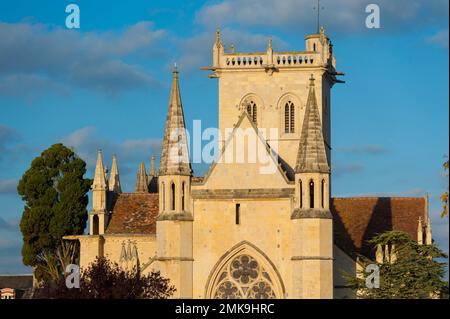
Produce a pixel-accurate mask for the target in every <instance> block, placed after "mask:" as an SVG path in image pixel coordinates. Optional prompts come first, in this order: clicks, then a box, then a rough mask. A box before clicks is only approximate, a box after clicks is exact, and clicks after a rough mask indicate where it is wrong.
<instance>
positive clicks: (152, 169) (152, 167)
mask: <svg viewBox="0 0 450 319" xmlns="http://www.w3.org/2000/svg"><path fill="white" fill-rule="evenodd" d="M155 160H156V156H155V155H152V159H151V161H150V176H153V177H155V176H156V167H155Z"/></svg>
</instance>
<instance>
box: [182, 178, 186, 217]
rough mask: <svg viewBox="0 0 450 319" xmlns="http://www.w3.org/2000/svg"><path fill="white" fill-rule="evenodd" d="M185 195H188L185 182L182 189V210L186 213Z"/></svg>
mask: <svg viewBox="0 0 450 319" xmlns="http://www.w3.org/2000/svg"><path fill="white" fill-rule="evenodd" d="M185 194H186V184H185V183H184V182H183V184H182V188H181V209H182V210H183V211H184V207H185V206H184V205H185V204H184V201H185V198H186V196H185Z"/></svg>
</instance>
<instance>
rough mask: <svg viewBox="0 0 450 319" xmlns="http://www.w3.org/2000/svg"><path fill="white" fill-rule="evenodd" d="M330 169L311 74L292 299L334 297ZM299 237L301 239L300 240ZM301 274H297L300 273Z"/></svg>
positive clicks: (298, 177)
mask: <svg viewBox="0 0 450 319" xmlns="http://www.w3.org/2000/svg"><path fill="white" fill-rule="evenodd" d="M329 185H330V167H329V165H328V161H327V156H326V152H325V143H324V139H323V135H322V124H321V120H320V114H319V107H318V105H317V99H316V93H315V88H314V77H313V76H312V75H311V78H310V85H309V94H308V100H307V102H306V107H305V116H304V120H303V127H302V131H301V137H300V142H299V149H298V154H297V161H296V166H295V189H296V192H295V197H294V203H295V206H294V211H293V212H292V215H291V219H292V222H293V226H294V234H295V235H294V238H293V257H292V260H295V264H294V273H295V275H294V276H300V277H299V278H298V279H297V278H294V280H298V281H299V282H300V281H301V280H302V282H303V285H302V286H303V288H300V287H299V288H298V290H296V291H295V294H294V296H292V297H293V298H305V297H306V296H308V298H325V299H328V298H333V282H332V280H331V279H329V280H326V281H323V284H321V285H317V284H315V282H317V281H318V280H322V278H332V277H333V218H332V215H331V212H330V206H329V203H330V192H329ZM297 236H298V237H297ZM297 273H298V274H297Z"/></svg>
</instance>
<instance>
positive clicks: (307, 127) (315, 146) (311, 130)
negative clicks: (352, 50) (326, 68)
mask: <svg viewBox="0 0 450 319" xmlns="http://www.w3.org/2000/svg"><path fill="white" fill-rule="evenodd" d="M301 134H302V135H301V137H300V145H299V148H298V155H297V165H296V167H295V172H296V173H329V172H330V167H329V166H328V161H327V155H326V152H325V142H324V140H323V134H322V124H321V121H320V114H319V107H318V105H317V100H316V92H315V88H314V77H313V75H312V74H311V78H310V84H309V94H308V100H307V102H306V110H305V117H304V120H303V127H302V132H301Z"/></svg>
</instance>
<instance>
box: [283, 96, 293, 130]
mask: <svg viewBox="0 0 450 319" xmlns="http://www.w3.org/2000/svg"><path fill="white" fill-rule="evenodd" d="M284 132H285V133H295V105H294V103H292V102H291V101H288V102H286V104H285V105H284Z"/></svg>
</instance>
